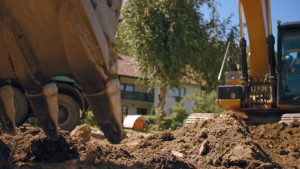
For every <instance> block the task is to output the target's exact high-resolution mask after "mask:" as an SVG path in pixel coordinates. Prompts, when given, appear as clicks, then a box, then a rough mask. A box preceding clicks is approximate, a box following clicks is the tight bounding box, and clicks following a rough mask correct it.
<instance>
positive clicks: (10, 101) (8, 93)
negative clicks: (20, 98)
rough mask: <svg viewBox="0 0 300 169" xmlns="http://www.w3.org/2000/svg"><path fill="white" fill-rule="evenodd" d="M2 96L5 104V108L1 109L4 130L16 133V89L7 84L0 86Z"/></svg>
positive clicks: (0, 116)
mask: <svg viewBox="0 0 300 169" xmlns="http://www.w3.org/2000/svg"><path fill="white" fill-rule="evenodd" d="M0 98H1V102H2V104H3V108H4V109H3V110H0V120H1V123H2V126H3V129H4V131H6V132H8V133H10V134H16V129H17V127H16V120H15V114H16V109H15V104H14V89H13V88H12V86H10V85H7V86H3V87H1V88H0Z"/></svg>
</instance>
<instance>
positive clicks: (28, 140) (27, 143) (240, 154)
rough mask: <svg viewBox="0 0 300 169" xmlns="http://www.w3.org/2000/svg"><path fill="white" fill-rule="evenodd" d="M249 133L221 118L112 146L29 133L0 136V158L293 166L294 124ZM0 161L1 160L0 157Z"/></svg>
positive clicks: (32, 163)
mask: <svg viewBox="0 0 300 169" xmlns="http://www.w3.org/2000/svg"><path fill="white" fill-rule="evenodd" d="M250 129H251V130H249V128H248V126H247V125H246V124H245V122H244V121H243V120H241V119H239V118H237V117H235V116H232V115H229V114H226V113H225V114H221V115H219V116H216V117H214V118H213V119H210V120H206V121H202V122H198V123H195V124H191V125H186V126H184V127H181V128H179V129H177V130H174V131H170V130H167V131H165V132H163V133H161V134H156V135H151V134H142V135H139V136H137V135H134V134H128V138H126V139H125V140H124V141H122V143H121V144H119V145H112V144H110V143H108V142H107V141H105V140H99V138H101V137H95V136H93V137H92V139H90V140H89V141H87V142H81V141H80V140H79V139H78V140H77V138H70V136H69V133H68V132H61V137H60V138H59V139H58V140H57V141H51V140H49V139H47V138H46V136H45V135H44V134H43V132H42V131H41V130H40V129H34V128H33V129H24V130H22V131H21V132H20V133H19V134H18V135H16V136H10V135H7V134H2V135H0V154H5V153H6V154H10V162H11V163H12V164H13V165H14V166H17V167H30V168H46V169H47V168H49V169H50V168H83V169H84V168H107V169H112V168H114V169H121V168H125V169H126V168H130V169H140V168H141V169H143V168H145V169H146V168H147V169H148V168H163V169H172V168H184V169H189V168H200V169H201V168H265V169H268V168H281V167H282V168H292V167H294V168H296V167H299V164H298V163H299V157H300V152H299V151H300V147H299V146H300V144H299V143H300V141H299V140H300V137H299V136H300V130H299V123H296V122H295V123H292V124H290V125H286V124H273V125H263V126H258V127H251V128H250ZM250 131H251V132H250ZM96 138H97V139H96ZM72 139H73V140H72ZM2 152H3V153H2ZM1 160H2V161H3V160H4V161H7V159H3V158H1V156H0V163H1ZM7 166H8V167H7ZM7 166H6V167H7V168H9V164H8V165H7ZM0 168H1V166H0Z"/></svg>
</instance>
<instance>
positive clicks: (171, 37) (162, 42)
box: [116, 0, 230, 124]
mask: <svg viewBox="0 0 300 169" xmlns="http://www.w3.org/2000/svg"><path fill="white" fill-rule="evenodd" d="M204 5H206V6H207V7H208V8H209V9H211V18H210V19H209V20H207V19H204V14H203V13H201V10H200V9H201V7H203V6H204ZM218 18H219V17H218V15H217V12H216V8H215V3H214V0H143V1H141V0H127V1H126V2H125V4H124V5H123V8H122V11H121V23H120V24H119V30H118V32H117V36H116V43H117V47H118V50H119V51H120V52H123V53H127V54H130V55H133V56H134V57H135V62H136V66H137V69H138V72H139V73H140V77H142V79H143V80H144V81H145V82H146V84H147V85H148V86H149V88H154V87H159V89H160V94H159V103H158V105H157V108H156V112H157V115H158V121H159V124H160V122H161V120H162V118H163V115H164V112H163V108H164V105H165V98H166V95H167V91H168V89H169V88H172V87H176V86H178V85H179V83H180V80H181V79H182V77H184V76H185V75H186V69H187V67H191V68H193V69H194V70H196V71H198V73H200V75H201V77H203V78H204V79H205V80H207V81H208V82H209V83H211V84H212V85H208V86H209V89H213V87H215V86H216V84H215V82H214V81H216V77H213V76H217V75H216V74H217V72H218V69H219V66H218V68H216V66H215V65H217V63H216V62H218V63H221V60H222V55H223V53H224V52H225V48H226V42H225V41H226V40H224V37H225V36H224V35H225V34H226V25H227V24H228V23H229V21H230V19H227V20H225V21H220V20H219V19H218ZM216 51H217V52H216ZM212 78H213V79H214V80H211V79H212Z"/></svg>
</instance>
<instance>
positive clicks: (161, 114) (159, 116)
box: [156, 85, 168, 129]
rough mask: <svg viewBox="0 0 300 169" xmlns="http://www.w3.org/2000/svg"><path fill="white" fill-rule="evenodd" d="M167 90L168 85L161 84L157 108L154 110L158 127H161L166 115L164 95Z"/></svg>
mask: <svg viewBox="0 0 300 169" xmlns="http://www.w3.org/2000/svg"><path fill="white" fill-rule="evenodd" d="M167 92H168V85H162V86H161V87H160V92H159V95H158V104H157V110H156V116H157V122H158V128H159V129H161V128H162V120H163V119H164V117H165V116H166V113H165V110H164V108H165V105H166V96H167Z"/></svg>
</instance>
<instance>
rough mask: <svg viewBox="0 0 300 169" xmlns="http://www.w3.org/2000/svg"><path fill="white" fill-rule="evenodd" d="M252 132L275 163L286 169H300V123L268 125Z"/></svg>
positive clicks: (252, 128) (254, 128) (253, 129)
mask: <svg viewBox="0 0 300 169" xmlns="http://www.w3.org/2000/svg"><path fill="white" fill-rule="evenodd" d="M250 130H251V133H252V134H253V138H254V139H255V141H256V142H257V143H259V144H260V145H261V147H262V148H263V149H264V150H265V151H266V153H268V154H269V155H270V157H271V159H272V160H273V161H276V162H278V163H280V164H281V165H282V166H283V167H284V168H300V122H298V121H295V122H293V123H290V124H285V123H277V124H267V125H261V126H257V127H250Z"/></svg>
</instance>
